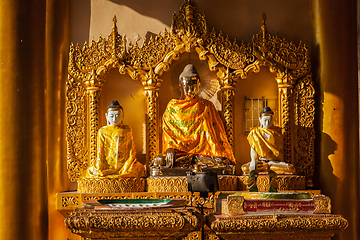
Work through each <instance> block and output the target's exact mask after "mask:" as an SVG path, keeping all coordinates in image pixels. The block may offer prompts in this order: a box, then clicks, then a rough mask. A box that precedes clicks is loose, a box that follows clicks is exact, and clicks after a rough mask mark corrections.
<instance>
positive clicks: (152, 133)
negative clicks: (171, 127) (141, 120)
mask: <svg viewBox="0 0 360 240" xmlns="http://www.w3.org/2000/svg"><path fill="white" fill-rule="evenodd" d="M158 96H159V92H158V91H157V90H147V91H146V98H147V126H148V128H147V129H148V134H147V136H148V144H149V147H148V152H149V160H152V159H154V158H155V157H156V155H157V154H158V153H159V142H158V117H157V116H158V112H157V111H158V110H157V106H158Z"/></svg>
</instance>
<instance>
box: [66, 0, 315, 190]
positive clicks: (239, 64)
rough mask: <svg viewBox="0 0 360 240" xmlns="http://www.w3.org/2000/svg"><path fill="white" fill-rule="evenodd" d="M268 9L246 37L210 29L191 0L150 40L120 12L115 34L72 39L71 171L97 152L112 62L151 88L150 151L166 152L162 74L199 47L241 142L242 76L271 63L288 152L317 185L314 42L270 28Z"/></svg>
mask: <svg viewBox="0 0 360 240" xmlns="http://www.w3.org/2000/svg"><path fill="white" fill-rule="evenodd" d="M265 20H266V16H265V14H264V15H263V18H262V21H263V24H262V26H261V30H260V32H259V33H258V34H256V35H254V36H253V39H252V42H251V43H249V44H247V45H245V44H244V43H242V44H240V45H238V44H237V43H236V42H230V41H229V39H228V38H224V37H223V35H222V33H221V32H220V33H216V32H215V30H213V31H211V32H209V31H208V28H207V23H206V19H205V15H203V14H200V13H199V11H198V7H197V5H196V3H195V2H194V0H185V1H184V3H183V4H182V6H181V8H180V11H179V13H178V14H175V13H174V15H173V21H172V25H171V30H170V32H168V31H167V30H165V31H164V32H163V33H162V34H158V35H157V36H156V37H155V38H150V39H149V41H148V42H147V43H144V44H143V45H142V46H140V47H139V46H138V45H137V44H135V45H133V44H132V43H129V45H128V49H127V43H126V40H125V38H124V37H122V36H121V35H119V34H118V32H117V26H116V17H114V19H113V27H112V30H111V33H110V35H109V36H108V37H107V38H103V37H101V36H100V38H99V39H98V40H97V41H96V42H95V41H94V40H92V42H91V43H90V45H87V44H86V43H85V44H84V47H83V48H82V49H81V48H80V47H79V45H77V46H74V45H73V44H71V46H70V53H69V71H68V72H69V76H68V80H67V102H66V111H67V134H66V137H67V153H68V160H67V161H68V175H69V177H70V179H71V180H72V181H75V180H76V179H79V178H82V177H83V176H84V172H85V171H86V169H87V167H88V166H89V164H92V163H93V162H94V161H95V158H96V134H97V129H98V125H99V120H98V119H99V111H98V108H99V99H100V94H101V89H102V86H103V84H104V82H105V80H104V79H105V77H106V75H107V73H108V72H109V71H110V70H111V69H114V68H116V69H118V70H119V73H120V74H128V75H129V76H130V77H131V78H132V79H134V80H139V81H141V83H142V85H143V87H144V91H145V93H146V96H147V132H148V139H147V145H148V155H147V158H148V159H152V158H154V157H155V156H156V155H157V154H158V153H159V133H158V131H159V129H158V121H159V119H158V115H159V114H158V94H159V89H160V87H161V82H162V79H161V77H162V74H163V73H164V71H168V70H169V69H170V66H171V63H172V62H173V61H174V60H178V59H179V58H180V56H181V54H182V53H184V52H196V53H197V54H198V56H199V59H200V60H203V61H207V63H208V66H209V69H210V71H215V72H216V73H217V77H218V80H219V83H220V87H221V90H222V92H223V114H224V120H225V123H224V124H225V128H226V131H227V135H228V138H229V141H230V143H231V145H233V141H234V139H233V132H234V126H233V107H234V95H235V88H236V82H237V79H239V78H240V79H245V78H246V77H247V76H248V73H249V72H255V73H257V72H259V71H260V68H261V67H262V66H268V67H269V70H270V72H272V73H274V74H275V78H276V80H277V82H278V90H279V97H278V99H279V119H280V124H281V127H282V128H283V133H284V135H285V149H287V150H286V152H285V160H286V161H287V162H292V163H293V164H294V165H295V166H296V168H297V169H298V174H300V175H305V176H306V177H307V180H308V185H311V182H312V176H313V165H314V155H313V147H314V87H313V82H312V76H311V72H310V69H311V66H310V58H309V51H308V47H307V45H306V44H303V43H301V42H300V44H299V45H298V46H296V45H295V44H294V43H293V42H287V41H286V40H285V39H281V38H279V37H277V36H272V35H271V34H270V33H268V32H267V28H266V24H265Z"/></svg>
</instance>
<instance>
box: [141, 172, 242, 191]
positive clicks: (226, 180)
mask: <svg viewBox="0 0 360 240" xmlns="http://www.w3.org/2000/svg"><path fill="white" fill-rule="evenodd" d="M218 181H219V191H236V190H238V176H234V175H218ZM147 191H148V192H187V191H188V182H187V179H186V176H151V177H149V178H147Z"/></svg>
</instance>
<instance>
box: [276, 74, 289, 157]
mask: <svg viewBox="0 0 360 240" xmlns="http://www.w3.org/2000/svg"><path fill="white" fill-rule="evenodd" d="M277 81H278V82H280V81H282V80H277ZM292 88H293V86H292V85H288V84H281V83H279V87H278V89H279V97H278V99H279V102H280V104H279V107H280V109H279V123H280V124H281V127H282V131H283V135H284V161H285V162H287V163H292V162H291V149H292V148H291V127H290V126H291V123H290V116H291V112H290V96H291V94H292Z"/></svg>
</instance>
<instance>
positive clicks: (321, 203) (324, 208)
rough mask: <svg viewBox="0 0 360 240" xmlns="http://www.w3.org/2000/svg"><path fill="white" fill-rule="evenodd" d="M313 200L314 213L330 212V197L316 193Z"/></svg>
mask: <svg viewBox="0 0 360 240" xmlns="http://www.w3.org/2000/svg"><path fill="white" fill-rule="evenodd" d="M313 200H314V202H315V204H316V209H315V211H314V213H328V214H330V213H331V199H330V198H329V197H328V196H325V195H316V196H313Z"/></svg>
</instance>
